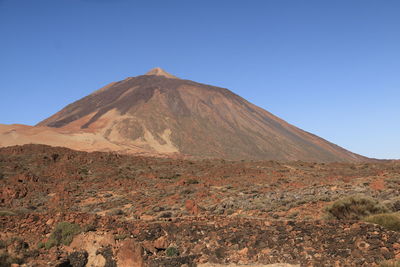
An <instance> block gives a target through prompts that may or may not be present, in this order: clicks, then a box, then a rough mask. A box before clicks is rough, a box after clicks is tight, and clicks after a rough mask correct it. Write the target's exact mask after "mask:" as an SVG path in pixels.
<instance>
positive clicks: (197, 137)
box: [37, 68, 366, 161]
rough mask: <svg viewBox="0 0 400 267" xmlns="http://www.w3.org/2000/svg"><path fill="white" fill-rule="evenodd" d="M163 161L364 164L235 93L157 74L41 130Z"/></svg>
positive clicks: (82, 104)
mask: <svg viewBox="0 0 400 267" xmlns="http://www.w3.org/2000/svg"><path fill="white" fill-rule="evenodd" d="M37 126H47V127H53V128H59V129H64V130H68V131H84V132H90V133H94V134H96V135H101V136H102V137H104V138H105V139H106V140H108V141H109V142H111V143H113V144H115V145H120V146H124V147H125V148H126V147H138V148H141V149H145V150H149V151H154V152H161V153H173V152H176V153H182V154H187V155H193V156H200V157H216V158H227V159H275V160H307V161H361V160H365V159H366V158H364V157H361V156H359V155H356V154H353V153H351V152H349V151H347V150H345V149H343V148H340V147H338V146H336V145H334V144H332V143H329V142H327V141H325V140H323V139H321V138H319V137H317V136H315V135H313V134H310V133H307V132H305V131H302V130H301V129H299V128H296V127H295V126H293V125H290V124H288V123H286V122H285V121H283V120H281V119H279V118H277V117H276V116H274V115H272V114H271V113H269V112H267V111H265V110H263V109H261V108H259V107H257V106H255V105H253V104H251V103H249V102H248V101H246V100H245V99H243V98H241V97H240V96H238V95H236V94H234V93H232V92H231V91H229V90H227V89H224V88H219V87H215V86H210V85H204V84H200V83H196V82H193V81H189V80H182V79H178V78H176V77H175V76H173V75H171V74H169V73H167V72H165V71H163V70H162V69H159V68H156V69H154V70H151V71H150V72H148V73H147V74H146V75H142V76H137V77H130V78H127V79H125V80H123V81H119V82H115V83H111V84H109V85H107V86H105V87H103V88H102V89H100V90H98V91H96V92H94V93H92V94H90V95H88V96H86V97H84V98H82V99H80V100H78V101H76V102H74V103H72V104H70V105H68V106H66V107H65V108H64V109H62V110H61V111H59V112H58V113H56V114H54V115H53V116H51V117H49V118H48V119H46V120H44V121H42V122H40V123H39V124H38V125H37Z"/></svg>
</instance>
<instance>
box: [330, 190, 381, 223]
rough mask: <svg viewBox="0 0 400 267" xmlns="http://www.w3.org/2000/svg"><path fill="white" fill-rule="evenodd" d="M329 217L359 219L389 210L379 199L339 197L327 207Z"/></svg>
mask: <svg viewBox="0 0 400 267" xmlns="http://www.w3.org/2000/svg"><path fill="white" fill-rule="evenodd" d="M326 212H327V214H328V217H330V218H334V219H338V220H359V219H361V218H363V217H365V216H369V215H372V214H379V213H387V212H389V210H388V209H387V208H386V207H385V206H383V205H382V204H380V203H379V202H378V201H376V200H374V199H372V198H369V197H366V196H350V197H346V198H343V199H339V200H337V201H336V202H334V203H333V204H332V205H330V206H328V207H327V208H326Z"/></svg>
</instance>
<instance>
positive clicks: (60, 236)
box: [45, 222, 81, 249]
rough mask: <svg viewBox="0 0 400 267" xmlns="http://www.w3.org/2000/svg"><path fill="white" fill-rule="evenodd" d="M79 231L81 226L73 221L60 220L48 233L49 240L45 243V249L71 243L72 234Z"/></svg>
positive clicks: (74, 234)
mask: <svg viewBox="0 0 400 267" xmlns="http://www.w3.org/2000/svg"><path fill="white" fill-rule="evenodd" d="M80 232H81V227H80V226H79V225H77V224H74V223H69V222H60V223H58V224H57V225H56V228H55V229H54V231H53V233H52V234H51V235H50V238H49V240H47V242H46V243H45V247H46V248H47V249H49V248H51V247H53V246H58V245H61V244H63V245H66V246H68V245H69V244H71V242H72V239H73V238H74V236H76V235H77V234H79V233H80Z"/></svg>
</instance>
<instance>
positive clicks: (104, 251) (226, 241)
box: [0, 145, 400, 266]
mask: <svg viewBox="0 0 400 267" xmlns="http://www.w3.org/2000/svg"><path fill="white" fill-rule="evenodd" d="M0 177H1V180H0V185H1V189H0V205H1V211H0V212H1V216H0V229H1V231H0V240H1V241H0V255H1V258H0V259H1V260H2V261H3V263H2V264H3V265H1V266H9V265H6V264H8V263H11V262H18V263H20V264H24V263H25V264H27V265H26V266H220V265H218V264H223V265H224V266H237V265H241V264H242V265H243V264H248V265H250V264H252V265H250V266H269V264H277V263H286V264H290V266H378V264H379V263H380V262H382V261H384V260H389V259H396V258H400V233H398V232H395V231H391V230H388V229H386V228H383V227H381V226H379V225H375V224H371V223H366V222H364V221H362V220H334V219H332V218H328V217H327V212H326V211H325V208H326V207H327V206H329V205H330V204H331V203H333V202H335V201H337V200H339V199H343V198H344V197H346V196H349V195H363V196H366V197H370V198H372V199H375V200H376V201H378V202H380V203H382V205H385V206H386V207H388V209H391V212H396V211H398V210H400V199H399V189H400V163H399V162H394V161H393V162H389V161H388V162H376V163H371V162H370V163H306V162H302V161H296V162H278V161H251V160H245V161H227V160H211V159H203V160H201V159H196V160H194V159H170V158H157V157H143V156H132V155H131V156H130V155H120V154H115V153H107V152H93V153H87V152H79V151H73V150H70V149H66V148H61V147H49V146H44V145H25V146H14V147H7V148H2V149H0ZM66 222H68V223H70V224H68V225H74V226H77V227H79V230H78V231H76V232H74V233H73V235H72V234H71V235H72V237H71V240H70V242H66V243H65V244H63V243H52V242H54V240H59V239H60V238H61V236H62V234H61V232H57V231H56V229H57V227H59V226H60V223H61V225H62V224H64V225H65V224H66ZM71 231H72V230H71ZM57 233H58V234H57ZM57 235H58V236H57ZM57 238H58V239H57ZM71 241H72V242H71ZM85 264H86V265H85ZM271 266H286V265H271ZM287 266H289V265H287Z"/></svg>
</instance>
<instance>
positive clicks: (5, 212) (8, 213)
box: [0, 210, 17, 216]
mask: <svg viewBox="0 0 400 267" xmlns="http://www.w3.org/2000/svg"><path fill="white" fill-rule="evenodd" d="M15 215H17V214H16V213H15V212H12V211H9V210H0V216H15Z"/></svg>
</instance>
